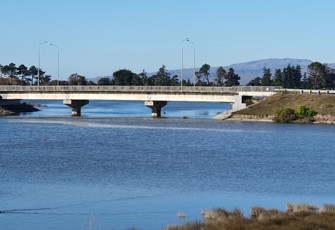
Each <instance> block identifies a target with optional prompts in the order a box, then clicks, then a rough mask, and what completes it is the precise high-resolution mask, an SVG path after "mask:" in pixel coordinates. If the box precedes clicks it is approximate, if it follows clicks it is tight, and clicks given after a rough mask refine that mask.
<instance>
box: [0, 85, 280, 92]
mask: <svg viewBox="0 0 335 230" xmlns="http://www.w3.org/2000/svg"><path fill="white" fill-rule="evenodd" d="M280 89H282V87H275V86H232V87H218V86H213V87H209V86H183V87H181V86H96V85H94V86H89V85H88V86H86V85H85V86H80V85H70V86H17V85H2V86H0V92H186V93H187V92H189V93H192V92H194V93H238V92H275V91H278V90H280Z"/></svg>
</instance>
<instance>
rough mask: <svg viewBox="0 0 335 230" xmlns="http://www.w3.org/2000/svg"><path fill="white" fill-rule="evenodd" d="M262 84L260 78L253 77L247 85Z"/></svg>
mask: <svg viewBox="0 0 335 230" xmlns="http://www.w3.org/2000/svg"><path fill="white" fill-rule="evenodd" d="M259 85H262V78H260V77H255V78H254V79H251V80H250V81H249V83H248V84H247V86H259Z"/></svg>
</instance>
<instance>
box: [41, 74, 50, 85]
mask: <svg viewBox="0 0 335 230" xmlns="http://www.w3.org/2000/svg"><path fill="white" fill-rule="evenodd" d="M50 81H51V75H45V74H43V75H42V76H40V84H41V85H48V84H49V83H50Z"/></svg>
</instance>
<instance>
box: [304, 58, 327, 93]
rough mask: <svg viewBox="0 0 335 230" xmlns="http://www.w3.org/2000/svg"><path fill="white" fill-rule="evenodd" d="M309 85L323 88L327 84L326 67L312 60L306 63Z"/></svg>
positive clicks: (314, 87)
mask: <svg viewBox="0 0 335 230" xmlns="http://www.w3.org/2000/svg"><path fill="white" fill-rule="evenodd" d="M307 68H308V75H309V81H310V86H311V87H312V88H313V89H323V88H326V86H327V78H328V76H327V67H326V65H323V64H321V63H320V62H313V63H311V64H309V65H308V67H307Z"/></svg>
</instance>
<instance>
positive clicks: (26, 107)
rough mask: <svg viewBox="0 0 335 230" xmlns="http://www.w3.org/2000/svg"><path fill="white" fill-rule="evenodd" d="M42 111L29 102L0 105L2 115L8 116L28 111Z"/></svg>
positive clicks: (0, 114)
mask: <svg viewBox="0 0 335 230" xmlns="http://www.w3.org/2000/svg"><path fill="white" fill-rule="evenodd" d="M36 111H40V110H39V109H37V108H35V107H34V106H33V105H30V104H27V103H25V102H24V103H20V104H14V105H0V116H8V115H16V114H19V113H27V112H36Z"/></svg>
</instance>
